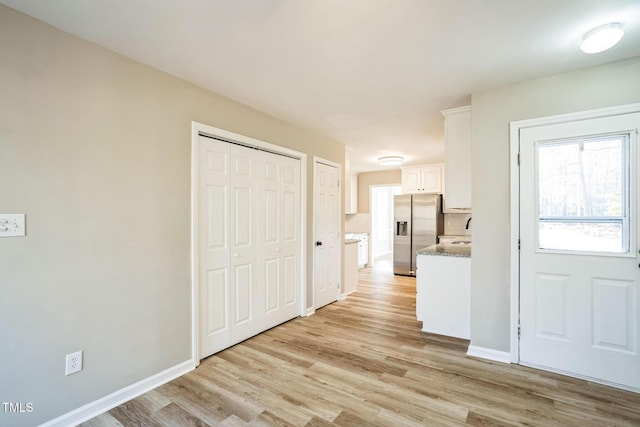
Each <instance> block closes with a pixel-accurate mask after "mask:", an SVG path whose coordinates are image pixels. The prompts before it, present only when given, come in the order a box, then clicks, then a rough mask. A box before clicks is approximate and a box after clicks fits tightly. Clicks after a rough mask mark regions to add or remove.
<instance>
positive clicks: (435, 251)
mask: <svg viewBox="0 0 640 427" xmlns="http://www.w3.org/2000/svg"><path fill="white" fill-rule="evenodd" d="M417 252H418V255H442V256H457V257H465V258H471V244H470V243H469V244H463V245H460V244H455V243H438V244H437V245H433V246H428V247H426V248H422V249H420V250H418V251H417Z"/></svg>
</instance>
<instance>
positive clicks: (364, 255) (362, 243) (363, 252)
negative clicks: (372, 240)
mask: <svg viewBox="0 0 640 427" xmlns="http://www.w3.org/2000/svg"><path fill="white" fill-rule="evenodd" d="M368 262H369V235H368V234H362V235H361V237H360V240H359V242H358V268H364V267H365V266H366V265H367V263H368Z"/></svg>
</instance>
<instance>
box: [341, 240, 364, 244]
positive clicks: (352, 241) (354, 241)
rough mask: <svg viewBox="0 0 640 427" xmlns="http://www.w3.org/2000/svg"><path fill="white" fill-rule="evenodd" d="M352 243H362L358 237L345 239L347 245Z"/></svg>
mask: <svg viewBox="0 0 640 427" xmlns="http://www.w3.org/2000/svg"><path fill="white" fill-rule="evenodd" d="M351 243H360V240H358V239H345V240H344V244H345V245H349V244H351Z"/></svg>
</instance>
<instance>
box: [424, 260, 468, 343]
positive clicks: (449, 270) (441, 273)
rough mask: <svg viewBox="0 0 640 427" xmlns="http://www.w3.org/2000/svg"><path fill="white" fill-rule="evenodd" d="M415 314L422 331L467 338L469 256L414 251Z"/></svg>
mask: <svg viewBox="0 0 640 427" xmlns="http://www.w3.org/2000/svg"><path fill="white" fill-rule="evenodd" d="M416 317H417V319H418V320H420V321H422V330H423V331H424V332H431V333H434V334H439V335H448V336H452V337H458V338H464V339H469V338H470V336H471V332H470V330H471V258H469V257H460V256H445V255H418V270H417V273H416Z"/></svg>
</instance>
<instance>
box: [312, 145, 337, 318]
mask: <svg viewBox="0 0 640 427" xmlns="http://www.w3.org/2000/svg"><path fill="white" fill-rule="evenodd" d="M318 163H322V164H324V165H327V166H332V167H334V168H337V169H338V177H339V178H338V212H336V215H337V220H338V224H340V231H339V232H338V234H339V236H340V240H339V242H338V260H339V261H340V275H339V277H340V283H339V286H340V290H339V291H338V299H344V298H345V297H346V295H345V294H344V286H343V284H342V278H343V274H342V247H343V246H344V245H343V241H342V237H343V233H342V194H343V193H344V191H343V188H344V186H343V185H342V165H341V164H340V163H336V162H332V161H331V160H327V159H323V158H322V157H318V156H313V196H312V197H313V224H311V227H312V230H313V242H315V241H316V207H315V200H316V195H317V194H316V182H315V180H316V169H317V165H318ZM312 248H313V249H312V252H313V255H315V246H313V247H312ZM314 261H315V259H314ZM312 269H313V271H312V272H311V281H312V283H313V291H312V292H311V295H312V301H313V302H312V304H311V307H310V308H309V310H308V312H307V314H306V315H307V316H308V315H311V314H313V313H315V311H316V301H315V291H316V283H315V277H316V275H315V270H316V265H315V262H314V263H313V267H312Z"/></svg>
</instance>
